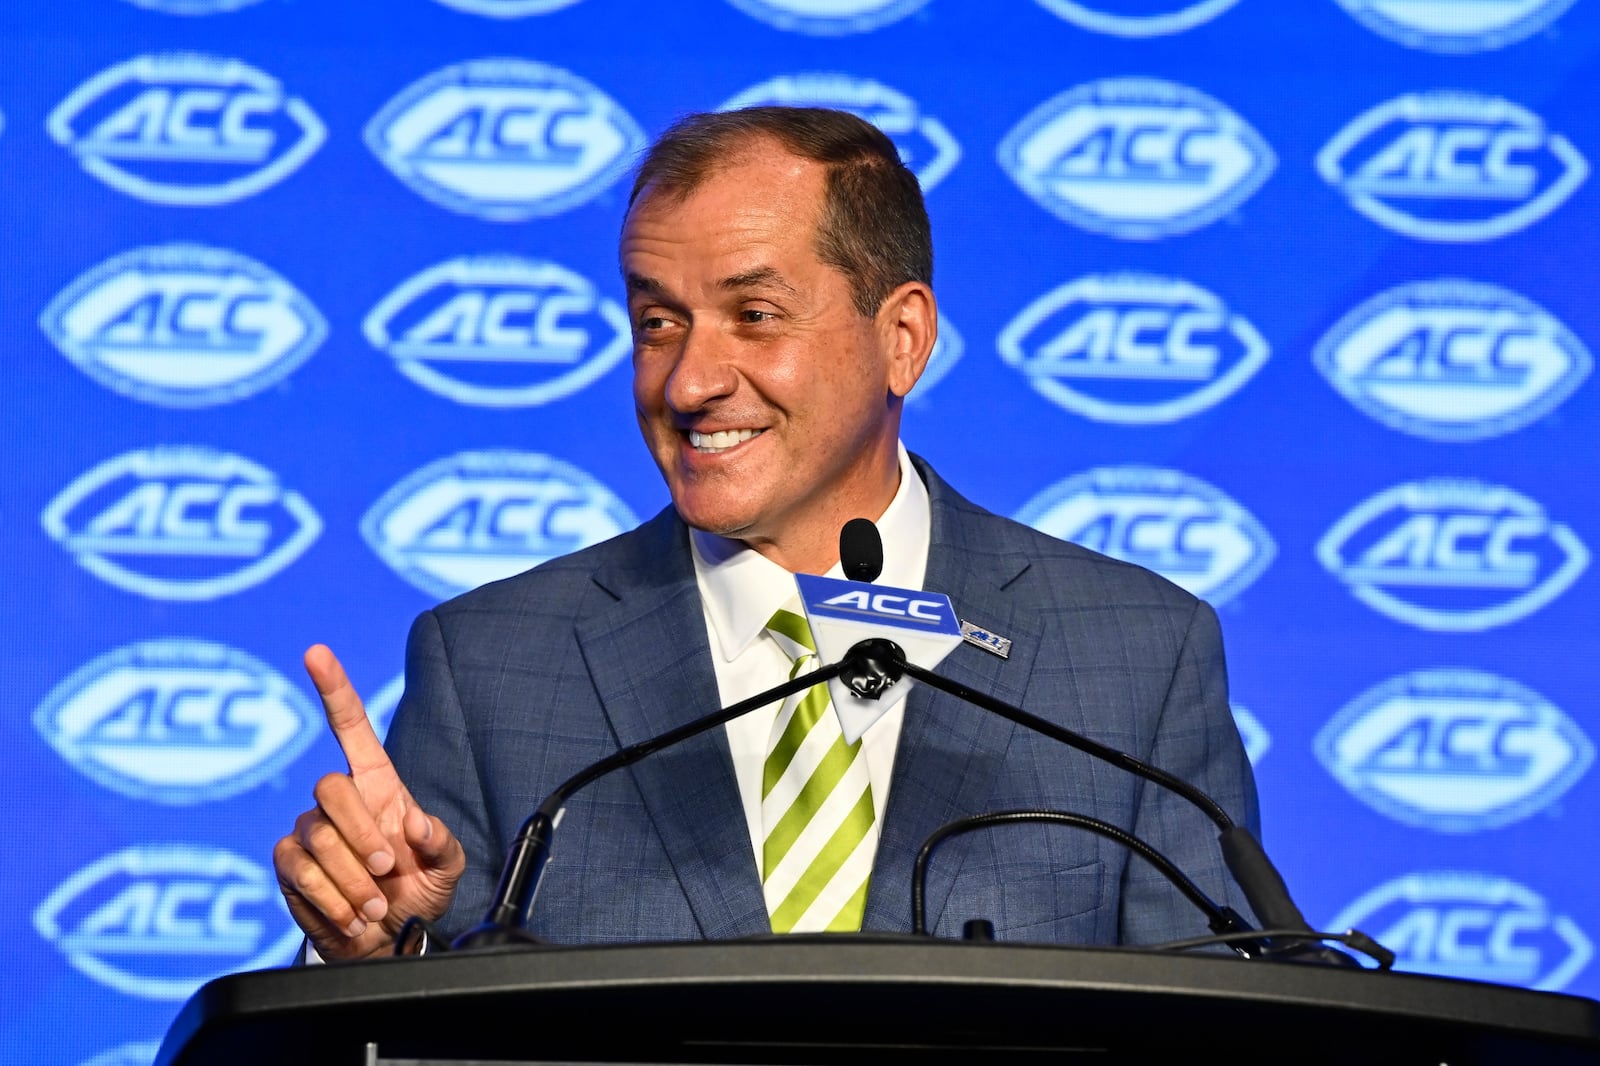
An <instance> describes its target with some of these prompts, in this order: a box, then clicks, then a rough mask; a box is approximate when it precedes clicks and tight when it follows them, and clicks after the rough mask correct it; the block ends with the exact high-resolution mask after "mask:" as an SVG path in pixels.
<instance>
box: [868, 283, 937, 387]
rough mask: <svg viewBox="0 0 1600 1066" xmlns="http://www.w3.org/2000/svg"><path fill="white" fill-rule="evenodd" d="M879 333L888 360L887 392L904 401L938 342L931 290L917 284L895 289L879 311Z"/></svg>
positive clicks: (920, 375) (922, 284) (935, 305)
mask: <svg viewBox="0 0 1600 1066" xmlns="http://www.w3.org/2000/svg"><path fill="white" fill-rule="evenodd" d="M878 332H879V337H880V339H881V342H882V343H883V345H884V348H885V350H886V351H887V353H888V356H889V391H890V392H891V393H893V394H894V395H896V396H899V397H904V396H905V395H906V393H908V392H910V391H911V387H912V386H913V385H915V384H916V383H917V379H918V378H920V377H922V372H923V371H924V370H925V369H927V366H928V357H929V356H931V355H932V354H933V342H934V341H936V340H938V339H939V307H938V304H937V303H936V302H935V301H934V298H933V290H932V289H931V288H929V287H928V286H927V285H926V284H925V283H923V282H920V281H908V282H905V283H904V284H902V285H901V286H899V287H898V288H896V289H895V290H894V291H893V292H891V293H890V294H889V295H888V296H887V297H886V298H885V299H884V301H883V304H882V305H881V306H879V308H878Z"/></svg>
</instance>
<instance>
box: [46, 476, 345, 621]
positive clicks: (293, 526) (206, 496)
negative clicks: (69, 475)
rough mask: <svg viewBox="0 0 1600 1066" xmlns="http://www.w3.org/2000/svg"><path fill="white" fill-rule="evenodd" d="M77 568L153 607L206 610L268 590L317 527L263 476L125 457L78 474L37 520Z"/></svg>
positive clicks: (301, 503)
mask: <svg viewBox="0 0 1600 1066" xmlns="http://www.w3.org/2000/svg"><path fill="white" fill-rule="evenodd" d="M40 521H41V522H42V523H43V525H44V529H45V532H46V533H48V534H49V535H50V537H51V538H52V539H53V540H55V541H56V542H57V543H59V544H60V545H61V546H62V547H63V548H65V549H66V550H67V551H69V552H71V553H72V555H73V556H74V557H75V558H76V559H77V561H78V565H80V566H82V567H83V568H84V569H85V570H88V571H89V572H90V573H92V574H94V575H95V576H96V577H98V578H100V579H101V580H103V581H106V582H109V583H110V584H112V585H115V586H116V587H117V588H120V589H123V590H125V591H127V592H132V593H136V594H138V595H140V596H148V597H150V598H151V599H157V600H211V599H216V598H217V597H218V596H225V595H227V594H229V593H233V592H240V591H243V590H244V589H247V588H250V587H252V586H254V585H258V584H260V583H261V582H263V581H265V580H267V579H268V578H269V577H271V576H272V575H274V574H276V573H277V572H278V571H280V570H282V569H283V568H284V567H286V566H288V565H289V564H290V563H292V562H294V560H295V559H297V558H299V557H300V554H301V553H302V552H304V551H305V550H306V549H307V548H308V547H310V546H311V542H312V541H314V540H316V539H317V536H318V534H320V533H321V532H322V519H321V518H319V517H318V516H317V513H316V512H315V511H313V510H312V509H311V505H310V504H309V503H307V502H306V500H305V497H303V496H301V495H300V494H299V493H298V492H294V491H292V490H290V489H286V488H284V487H283V486H282V485H281V484H279V482H278V478H277V475H275V474H273V473H272V472H271V471H270V470H267V469H266V468H265V467H262V466H259V465H257V464H256V463H253V462H251V461H250V460H248V459H246V458H244V457H242V456H239V455H234V454H231V453H229V452H220V451H215V450H213V449H210V448H201V447H188V448H185V447H172V448H149V449H146V450H143V451H133V452H126V453H124V454H122V455H119V456H117V457H116V458H114V459H107V460H106V461H105V462H103V463H101V464H99V465H98V466H95V467H94V468H92V469H90V470H88V471H85V472H84V473H83V474H81V475H80V476H79V477H78V478H77V479H76V480H74V481H73V482H72V484H70V485H68V486H67V487H66V488H64V489H62V490H61V493H60V495H58V496H57V497H56V498H55V499H54V500H51V501H50V503H49V504H48V505H47V506H46V507H45V509H44V513H43V514H42V515H40Z"/></svg>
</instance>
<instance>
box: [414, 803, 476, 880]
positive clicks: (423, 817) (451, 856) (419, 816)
mask: <svg viewBox="0 0 1600 1066" xmlns="http://www.w3.org/2000/svg"><path fill="white" fill-rule="evenodd" d="M404 830H405V837H406V844H407V845H408V846H409V847H410V848H411V851H412V853H413V854H415V855H416V857H417V865H418V866H420V867H422V868H424V869H432V870H438V871H439V872H441V873H443V874H446V875H448V876H452V877H458V876H460V874H461V871H462V870H464V869H465V868H466V865H467V862H466V852H465V851H464V850H463V849H462V847H461V841H459V840H457V839H456V835H455V834H454V833H452V832H450V830H449V828H448V827H447V826H446V825H445V824H444V822H443V821H441V820H440V819H438V818H435V817H434V816H433V815H431V814H429V813H428V812H426V811H424V810H423V809H422V808H421V807H418V806H416V805H414V804H413V805H412V806H411V807H410V808H409V809H408V810H407V811H406V816H405V824H404Z"/></svg>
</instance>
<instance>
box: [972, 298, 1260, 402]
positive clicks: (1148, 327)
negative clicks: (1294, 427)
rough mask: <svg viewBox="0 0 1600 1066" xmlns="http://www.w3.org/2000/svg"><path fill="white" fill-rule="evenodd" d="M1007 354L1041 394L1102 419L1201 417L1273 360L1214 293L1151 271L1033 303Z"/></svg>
mask: <svg viewBox="0 0 1600 1066" xmlns="http://www.w3.org/2000/svg"><path fill="white" fill-rule="evenodd" d="M996 343H997V346H998V348H999V350H1000V357H1001V358H1002V359H1004V360H1005V362H1006V363H1007V364H1008V365H1010V366H1013V367H1015V368H1016V369H1018V370H1020V371H1021V372H1022V373H1023V375H1024V376H1026V377H1027V379H1028V381H1029V382H1030V383H1031V384H1032V385H1033V387H1034V389H1035V390H1037V391H1038V393H1039V394H1040V395H1041V396H1044V397H1045V398H1046V399H1048V400H1050V401H1052V402H1054V403H1056V404H1059V405H1060V406H1062V407H1064V408H1066V409H1067V410H1068V411H1072V412H1074V413H1076V414H1080V415H1083V416H1085V417H1086V418H1093V419H1095V420H1097V421H1101V422H1120V423H1124V424H1128V425H1153V424H1159V423H1163V422H1175V421H1177V420H1178V419H1180V418H1186V417H1188V416H1189V415H1193V414H1198V413H1199V412H1201V411H1204V410H1206V409H1207V408H1209V407H1212V406H1214V405H1216V404H1218V403H1221V402H1222V401H1223V400H1225V399H1227V398H1228V397H1229V396H1231V395H1233V393H1234V392H1236V391H1237V390H1238V389H1239V387H1240V386H1242V385H1243V384H1244V383H1245V382H1246V381H1248V380H1249V379H1250V377H1251V375H1253V374H1254V373H1255V372H1256V371H1257V370H1259V369H1260V368H1261V366H1262V364H1263V363H1265V362H1266V361H1267V355H1268V353H1269V349H1268V347H1267V342H1266V341H1265V340H1263V339H1262V337H1261V334H1260V333H1257V332H1256V329H1255V327H1254V326H1252V325H1251V324H1250V323H1249V322H1247V321H1246V320H1245V319H1244V318H1243V317H1242V316H1240V315H1237V314H1234V313H1233V312H1231V311H1230V310H1228V308H1227V307H1226V306H1225V305H1224V304H1223V303H1222V301H1221V300H1219V299H1217V297H1215V296H1213V295H1212V294H1211V293H1209V292H1207V291H1206V290H1204V289H1202V288H1200V287H1199V286H1197V285H1193V284H1191V283H1189V282H1187V281H1181V280H1178V279H1176V278H1163V277H1155V276H1153V275H1148V274H1091V275H1089V276H1087V277H1083V278H1079V279H1078V280H1076V281H1072V282H1069V283H1067V284H1066V285H1062V286H1060V287H1059V288H1057V289H1054V290H1052V291H1050V292H1048V293H1046V294H1045V295H1043V296H1041V297H1039V298H1038V299H1036V300H1034V301H1033V302H1032V303H1031V304H1029V305H1028V306H1027V307H1025V308H1024V309H1023V310H1022V313H1021V314H1019V315H1017V317H1016V318H1014V319H1012V320H1011V322H1010V324H1008V325H1007V326H1006V327H1005V329H1003V330H1001V331H1000V337H999V339H998V341H997V342H996Z"/></svg>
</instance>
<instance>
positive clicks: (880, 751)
mask: <svg viewBox="0 0 1600 1066" xmlns="http://www.w3.org/2000/svg"><path fill="white" fill-rule="evenodd" d="M899 451H900V488H899V489H898V490H897V491H896V492H895V496H894V499H893V500H892V501H890V503H889V508H888V510H886V511H884V512H883V514H882V515H881V516H872V515H862V516H861V517H863V518H874V520H875V521H876V523H877V526H878V532H879V533H880V534H881V535H882V537H883V543H884V552H883V556H884V558H883V573H882V574H881V575H880V576H879V578H878V580H879V581H880V582H881V583H882V584H885V585H890V586H893V587H895V588H905V589H920V588H922V583H923V581H924V580H925V579H926V575H927V570H928V543H929V540H930V539H931V536H932V529H931V523H932V513H931V511H930V510H929V508H928V490H927V487H926V486H924V485H923V484H922V478H921V477H919V476H918V474H917V471H916V469H915V468H914V467H912V465H911V457H910V456H909V455H907V454H906V449H905V445H903V444H902V445H900V448H899ZM689 542H690V544H691V546H692V547H693V552H694V572H695V578H696V580H697V581H698V582H699V585H700V605H701V608H702V610H703V611H704V613H705V620H706V635H707V637H708V638H709V639H710V643H711V663H712V666H713V667H714V668H715V670H716V675H717V692H718V696H719V698H720V700H721V703H722V705H723V706H724V707H726V706H728V705H729V704H732V703H736V702H738V701H739V700H742V699H748V698H749V697H751V696H753V695H755V694H756V693H757V692H760V691H762V690H763V689H768V688H771V687H772V686H774V685H776V684H778V683H779V682H780V681H783V680H786V679H787V678H788V676H789V670H790V667H791V662H790V659H789V656H788V655H787V654H786V653H785V652H784V650H783V648H781V647H780V646H779V645H778V642H777V640H776V639H774V638H773V637H772V636H771V635H770V634H769V633H767V622H768V620H769V619H771V618H772V613H773V612H774V611H776V610H777V609H778V608H779V607H782V606H783V605H784V604H786V603H789V602H790V601H791V600H794V599H796V598H797V597H798V595H799V593H798V591H797V590H796V588H795V583H794V575H793V574H791V573H790V572H789V571H787V570H785V569H784V568H783V567H781V566H779V565H778V564H777V563H775V562H772V561H771V560H770V559H768V558H767V557H766V556H764V555H762V554H761V553H760V552H758V551H755V550H754V549H752V548H748V547H746V546H745V545H744V544H743V543H741V542H739V541H736V540H729V539H728V538H726V537H719V536H716V535H714V534H711V533H703V532H701V531H700V530H690V531H689ZM827 576H829V577H842V576H843V570H842V569H841V568H840V567H839V566H838V565H837V564H835V565H834V568H833V569H832V570H830V571H828V574H827ZM909 689H910V683H909V682H906V681H903V682H901V683H900V684H898V685H896V686H894V688H893V689H891V690H890V693H889V695H887V696H885V697H884V698H885V699H886V700H891V699H892V700H893V701H894V703H893V706H892V707H891V709H890V710H888V711H887V712H886V713H885V714H884V715H883V717H882V718H879V719H878V720H877V721H876V722H874V723H873V724H872V725H871V726H870V727H869V728H868V729H867V731H866V733H864V734H863V735H862V738H861V753H862V755H863V756H865V758H866V761H867V776H868V779H869V780H870V781H871V782H872V806H873V814H874V817H875V818H876V819H877V821H878V823H879V824H880V825H881V824H882V823H883V812H884V809H885V807H886V805H887V803H888V800H889V777H890V775H891V773H892V772H893V770H894V752H895V747H896V746H897V745H898V744H899V741H900V723H901V721H902V719H903V718H904V714H905V695H906V692H907V691H908V690H909ZM781 709H782V703H781V701H780V702H777V703H773V704H772V706H770V707H762V708H760V709H759V710H755V711H751V712H750V713H748V714H746V715H744V716H742V717H740V718H735V719H734V720H733V721H731V722H729V723H728V725H727V730H728V746H729V747H730V748H732V749H733V772H734V776H735V777H736V778H737V779H738V783H739V798H740V800H741V801H742V802H743V804H744V816H745V822H746V823H747V824H748V825H749V827H750V846H751V848H752V849H753V850H754V852H755V857H756V869H757V870H760V869H761V852H762V841H763V839H764V838H765V836H766V833H765V830H764V828H763V826H762V820H761V768H762V765H763V764H764V763H765V762H766V759H767V750H768V744H769V743H770V740H771V734H772V724H773V722H774V721H775V720H776V719H777V716H778V712H779V710H781Z"/></svg>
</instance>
